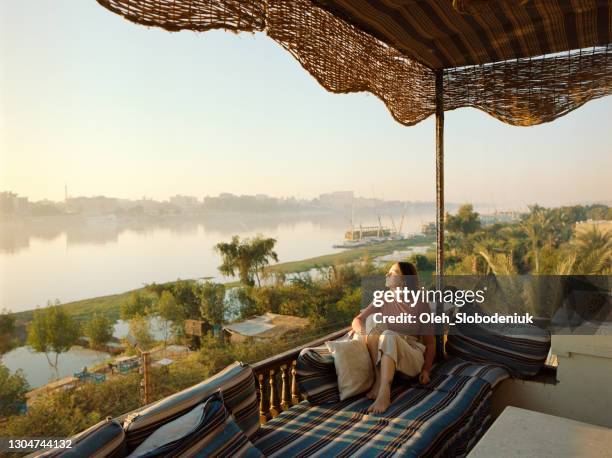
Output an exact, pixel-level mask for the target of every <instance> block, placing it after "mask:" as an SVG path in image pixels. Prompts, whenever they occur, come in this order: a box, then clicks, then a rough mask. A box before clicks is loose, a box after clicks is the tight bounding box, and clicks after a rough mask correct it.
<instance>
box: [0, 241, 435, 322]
mask: <svg viewBox="0 0 612 458" xmlns="http://www.w3.org/2000/svg"><path fill="white" fill-rule="evenodd" d="M433 241H434V239H433V237H423V236H421V237H417V238H412V239H405V240H391V241H388V242H383V243H379V244H376V245H371V246H366V247H361V248H353V249H348V250H345V251H342V252H340V253H333V254H328V255H323V256H316V257H313V258H308V259H303V260H300V261H289V262H281V263H278V264H275V265H273V266H270V267H269V268H268V270H269V271H270V272H278V273H285V274H289V273H300V272H308V271H310V270H312V269H317V268H321V267H329V266H333V265H336V264H346V263H349V262H355V261H358V260H360V259H366V258H369V259H374V258H377V257H379V256H384V255H387V254H390V253H393V252H394V251H400V250H406V249H408V248H411V247H417V246H430V245H431V244H432V243H433ZM191 281H194V280H191ZM239 284H240V283H239V282H238V281H232V282H227V283H225V287H226V288H233V287H236V286H239ZM133 292H140V293H143V292H145V288H144V287H142V288H136V289H133V290H129V291H126V292H123V293H119V294H110V295H107V296H100V297H94V298H90V299H82V300H78V301H72V302H67V303H65V304H63V306H64V308H65V310H66V311H67V312H68V313H70V314H71V315H73V316H74V317H75V318H76V319H77V320H80V321H86V320H87V319H89V317H91V315H92V314H93V313H96V312H101V313H103V314H105V315H106V316H108V317H109V318H110V319H111V320H118V319H119V310H120V307H121V304H123V303H125V302H126V301H127V300H128V298H129V296H130V294H132V293H133ZM33 314H34V310H26V311H22V312H15V313H13V314H12V315H13V316H14V317H15V319H16V322H17V325H18V326H19V325H21V326H24V325H25V324H27V323H28V322H30V321H31V320H32V317H33Z"/></svg>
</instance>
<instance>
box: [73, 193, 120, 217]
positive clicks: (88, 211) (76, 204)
mask: <svg viewBox="0 0 612 458" xmlns="http://www.w3.org/2000/svg"><path fill="white" fill-rule="evenodd" d="M119 207H120V204H119V199H116V198H114V197H105V196H96V197H68V198H67V199H66V211H67V212H68V213H78V214H82V215H108V214H110V213H115V212H116V211H117V209H118V208H119Z"/></svg>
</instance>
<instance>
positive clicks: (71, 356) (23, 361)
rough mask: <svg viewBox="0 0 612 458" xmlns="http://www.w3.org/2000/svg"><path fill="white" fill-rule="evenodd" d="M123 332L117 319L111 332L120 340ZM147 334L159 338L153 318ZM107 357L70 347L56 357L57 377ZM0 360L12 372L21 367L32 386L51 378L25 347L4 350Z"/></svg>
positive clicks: (124, 327)
mask: <svg viewBox="0 0 612 458" xmlns="http://www.w3.org/2000/svg"><path fill="white" fill-rule="evenodd" d="M127 334H128V323H127V322H125V321H123V320H119V321H117V322H116V323H115V329H114V332H113V335H114V336H115V337H117V338H118V339H122V338H125V336H126V335H127ZM151 334H152V335H153V336H154V337H155V338H156V339H158V340H162V339H163V332H162V331H161V329H160V326H159V323H158V322H157V320H156V319H155V318H153V319H151ZM54 355H55V354H54V353H51V354H50V358H51V360H52V361H53V357H54ZM109 358H112V356H111V355H109V354H107V353H104V352H96V351H94V350H90V349H88V348H83V347H72V348H71V349H70V351H68V352H66V353H62V354H61V355H60V357H59V363H58V372H59V376H60V378H62V377H68V376H70V375H73V374H74V373H75V372H78V371H81V370H82V369H83V367H85V366H87V367H92V366H94V365H96V364H98V363H101V362H103V361H105V360H107V359H109ZM2 363H3V364H4V365H5V366H6V367H8V368H9V369H10V370H11V371H13V372H14V371H16V370H17V369H22V370H23V372H24V373H25V377H26V379H27V380H28V382H29V383H30V386H31V387H32V388H37V387H39V386H42V385H44V384H46V383H48V382H50V381H52V380H54V379H55V372H54V371H53V370H52V369H51V367H50V366H49V363H48V362H47V358H46V357H45V355H44V354H43V353H34V352H33V351H31V350H30V349H29V348H28V347H19V348H15V349H14V350H12V351H10V352H8V353H7V354H5V355H4V356H3V357H2Z"/></svg>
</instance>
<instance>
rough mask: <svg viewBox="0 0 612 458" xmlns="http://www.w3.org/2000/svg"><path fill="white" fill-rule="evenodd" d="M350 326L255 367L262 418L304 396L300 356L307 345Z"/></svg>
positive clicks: (337, 334) (320, 341) (343, 331)
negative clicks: (298, 370) (299, 373)
mask: <svg viewBox="0 0 612 458" xmlns="http://www.w3.org/2000/svg"><path fill="white" fill-rule="evenodd" d="M349 330H350V328H344V329H341V330H339V331H335V332H333V333H331V334H328V335H326V336H323V337H320V338H319V339H317V340H313V341H311V342H308V343H306V344H304V345H301V346H299V347H296V348H292V349H291V350H288V351H286V352H284V353H280V354H278V355H274V356H271V357H270V358H268V359H264V360H263V361H260V362H258V363H255V364H252V365H251V367H252V368H253V371H254V372H255V377H256V379H257V382H258V385H259V386H258V391H259V393H258V394H259V421H260V423H262V424H263V423H265V422H266V421H268V420H269V419H271V418H274V417H276V416H277V415H278V414H280V413H281V412H282V411H284V410H287V409H288V408H290V407H291V406H292V405H295V404H297V403H299V402H300V401H301V400H302V396H301V393H300V392H299V388H298V385H297V380H296V369H295V365H296V362H297V357H298V355H299V354H300V351H302V350H303V349H304V348H310V347H318V346H320V345H323V344H324V343H325V342H327V341H329V340H334V339H337V338H339V337H342V336H343V335H344V334H346V333H347V332H348V331H349Z"/></svg>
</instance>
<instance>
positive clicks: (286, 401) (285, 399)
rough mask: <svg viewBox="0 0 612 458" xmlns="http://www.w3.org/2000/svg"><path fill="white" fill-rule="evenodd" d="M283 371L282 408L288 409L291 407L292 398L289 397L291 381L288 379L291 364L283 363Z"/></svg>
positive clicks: (281, 369)
mask: <svg viewBox="0 0 612 458" xmlns="http://www.w3.org/2000/svg"><path fill="white" fill-rule="evenodd" d="M280 371H281V404H280V405H281V409H283V410H287V409H288V408H289V407H291V398H290V397H289V382H288V380H287V373H288V372H289V365H287V364H283V365H282V366H281V368H280Z"/></svg>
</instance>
